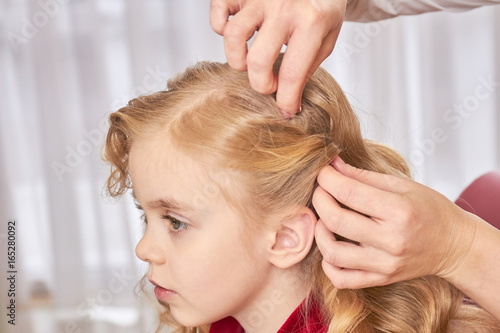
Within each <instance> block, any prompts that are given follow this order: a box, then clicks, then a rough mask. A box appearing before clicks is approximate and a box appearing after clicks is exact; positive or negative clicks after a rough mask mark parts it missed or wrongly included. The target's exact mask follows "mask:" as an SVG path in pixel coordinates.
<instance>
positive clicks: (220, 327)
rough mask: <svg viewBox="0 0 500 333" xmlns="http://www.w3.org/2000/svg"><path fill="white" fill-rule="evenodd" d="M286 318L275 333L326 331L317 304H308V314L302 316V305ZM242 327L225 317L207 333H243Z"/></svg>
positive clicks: (319, 332)
mask: <svg viewBox="0 0 500 333" xmlns="http://www.w3.org/2000/svg"><path fill="white" fill-rule="evenodd" d="M305 303H306V301H304V302H302V303H301V304H300V305H299V307H298V308H296V309H295V311H293V313H292V314H291V315H290V317H288V319H287V320H286V321H285V323H284V324H283V326H281V328H280V329H279V330H278V332H277V333H324V332H326V331H327V329H328V325H327V324H325V322H324V320H323V316H322V315H321V313H320V309H319V306H318V304H317V303H315V302H312V304H310V306H309V309H308V313H307V314H306V315H304V310H305V309H304V304H305ZM244 332H245V331H244V330H243V327H241V325H240V324H239V323H238V321H237V320H236V319H234V318H233V317H226V318H224V319H221V320H219V321H217V322H215V323H213V324H212V325H210V331H209V333H244Z"/></svg>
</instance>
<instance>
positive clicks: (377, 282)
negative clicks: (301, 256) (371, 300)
mask: <svg viewBox="0 0 500 333" xmlns="http://www.w3.org/2000/svg"><path fill="white" fill-rule="evenodd" d="M322 266H323V271H324V272H325V274H326V276H327V277H328V278H329V279H330V280H331V281H332V283H333V285H334V286H335V287H337V288H339V289H361V288H368V287H375V286H383V285H387V284H389V283H392V280H391V279H390V278H389V277H388V276H386V275H383V274H379V273H375V272H369V271H364V270H357V269H344V268H341V267H337V266H332V265H330V264H329V263H327V262H326V261H323V262H322Z"/></svg>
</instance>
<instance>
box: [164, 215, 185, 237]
mask: <svg viewBox="0 0 500 333" xmlns="http://www.w3.org/2000/svg"><path fill="white" fill-rule="evenodd" d="M161 218H162V219H163V220H167V221H169V222H170V229H171V230H170V233H173V234H177V233H180V232H183V231H185V230H186V229H187V228H188V227H189V224H187V223H185V222H182V221H180V220H179V219H176V218H175V217H172V216H171V215H168V214H162V215H161ZM177 223H178V224H179V227H178V228H177V229H175V228H174V224H177Z"/></svg>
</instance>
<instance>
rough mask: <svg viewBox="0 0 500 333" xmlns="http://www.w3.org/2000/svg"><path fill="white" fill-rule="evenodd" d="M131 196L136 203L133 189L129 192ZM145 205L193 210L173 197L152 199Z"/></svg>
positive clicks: (154, 207)
mask: <svg viewBox="0 0 500 333" xmlns="http://www.w3.org/2000/svg"><path fill="white" fill-rule="evenodd" d="M131 193H132V197H133V198H134V200H135V201H136V202H137V203H138V200H137V198H136V197H135V194H134V191H132V192H131ZM145 207H148V208H150V209H157V208H167V209H173V210H179V211H194V209H193V208H192V207H190V206H189V205H187V204H185V203H183V202H180V201H177V200H175V199H173V198H160V199H156V200H152V201H148V202H147V203H146V205H145Z"/></svg>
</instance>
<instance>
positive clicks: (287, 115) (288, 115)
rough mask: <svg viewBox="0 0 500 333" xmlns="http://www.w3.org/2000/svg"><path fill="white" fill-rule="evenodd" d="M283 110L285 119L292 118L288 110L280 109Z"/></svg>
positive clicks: (282, 113)
mask: <svg viewBox="0 0 500 333" xmlns="http://www.w3.org/2000/svg"><path fill="white" fill-rule="evenodd" d="M280 111H281V115H282V116H283V118H285V119H290V114H289V113H288V112H286V111H283V110H280Z"/></svg>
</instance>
